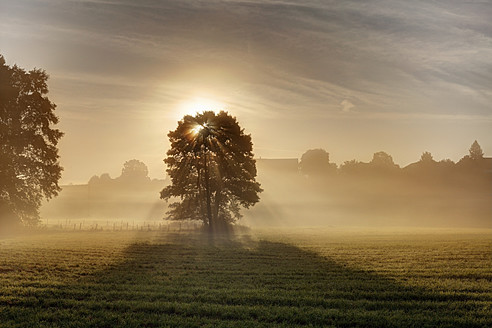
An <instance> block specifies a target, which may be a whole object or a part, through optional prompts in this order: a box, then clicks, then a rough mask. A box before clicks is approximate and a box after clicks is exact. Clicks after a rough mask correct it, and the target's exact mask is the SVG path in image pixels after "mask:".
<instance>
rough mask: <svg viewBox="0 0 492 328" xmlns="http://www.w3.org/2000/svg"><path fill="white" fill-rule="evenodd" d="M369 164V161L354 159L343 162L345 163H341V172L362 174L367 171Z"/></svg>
mask: <svg viewBox="0 0 492 328" xmlns="http://www.w3.org/2000/svg"><path fill="white" fill-rule="evenodd" d="M367 166H368V164H367V163H363V162H360V161H358V160H355V159H353V160H350V161H345V162H343V164H342V165H340V172H342V173H343V174H346V175H360V174H364V173H365V171H366V170H367Z"/></svg>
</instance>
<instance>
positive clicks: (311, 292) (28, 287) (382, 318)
mask: <svg viewBox="0 0 492 328" xmlns="http://www.w3.org/2000/svg"><path fill="white" fill-rule="evenodd" d="M491 250H492V234H491V231H490V230H467V231H458V230H446V231H439V230H415V231H410V232H409V231H403V230H400V231H391V230H384V231H382V232H381V231H379V232H376V231H359V230H335V229H333V230H329V229H323V230H314V229H313V230H307V229H304V230H302V229H300V230H280V231H278V230H277V231H274V230H270V231H268V230H259V231H250V232H247V233H238V234H236V235H234V236H229V237H217V238H215V239H210V238H209V237H208V236H206V235H203V234H201V233H200V232H182V233H174V232H161V231H140V232H132V231H115V232H113V231H74V232H68V231H65V232H62V231H50V230H47V231H41V232H35V233H31V234H28V235H22V236H20V235H19V236H11V237H0V326H1V327H295V326H305V327H330V326H333V327H491V326H492V269H491V263H492V254H491V252H492V251H491Z"/></svg>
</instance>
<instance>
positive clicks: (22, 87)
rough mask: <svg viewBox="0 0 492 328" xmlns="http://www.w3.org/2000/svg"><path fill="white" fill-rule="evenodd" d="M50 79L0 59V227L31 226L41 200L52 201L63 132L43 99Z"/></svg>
mask: <svg viewBox="0 0 492 328" xmlns="http://www.w3.org/2000/svg"><path fill="white" fill-rule="evenodd" d="M47 80H48V75H47V74H46V72H45V71H43V70H40V69H33V70H31V71H25V70H24V69H22V68H19V67H17V66H16V65H14V66H12V67H10V66H8V65H6V63H5V59H4V58H3V56H0V224H1V225H6V224H8V222H7V221H10V223H16V222H23V223H25V224H35V223H37V222H38V220H39V211H38V209H39V207H40V205H41V200H42V199H43V198H48V199H49V198H51V197H53V196H56V195H57V193H58V192H59V191H60V187H59V186H58V180H59V179H60V177H61V171H62V167H61V166H60V164H59V161H58V158H59V156H58V148H57V144H58V141H59V139H60V138H61V137H62V135H63V133H62V132H60V130H58V129H55V128H53V126H54V125H56V124H57V123H58V117H57V116H56V115H55V113H54V111H55V108H56V105H55V104H54V103H52V102H51V101H50V100H49V99H48V97H47V96H46V94H47V93H48V86H47Z"/></svg>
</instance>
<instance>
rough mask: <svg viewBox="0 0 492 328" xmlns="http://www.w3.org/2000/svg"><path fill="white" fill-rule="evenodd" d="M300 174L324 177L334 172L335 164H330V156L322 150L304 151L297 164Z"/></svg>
mask: <svg viewBox="0 0 492 328" xmlns="http://www.w3.org/2000/svg"><path fill="white" fill-rule="evenodd" d="M299 167H300V169H301V172H302V173H303V174H305V175H308V176H319V175H326V174H329V173H334V172H336V168H337V166H336V164H334V163H330V154H329V153H328V152H327V151H326V150H324V149H310V150H308V151H306V152H305V153H304V154H303V155H302V157H301V162H300V163H299Z"/></svg>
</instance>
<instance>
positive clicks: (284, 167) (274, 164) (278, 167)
mask: <svg viewBox="0 0 492 328" xmlns="http://www.w3.org/2000/svg"><path fill="white" fill-rule="evenodd" d="M256 168H257V170H258V173H259V174H261V173H263V172H265V171H270V172H272V171H274V172H277V173H298V172H299V160H298V159H297V158H273V159H272V158H268V159H267V158H259V159H258V158H257V159H256Z"/></svg>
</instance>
